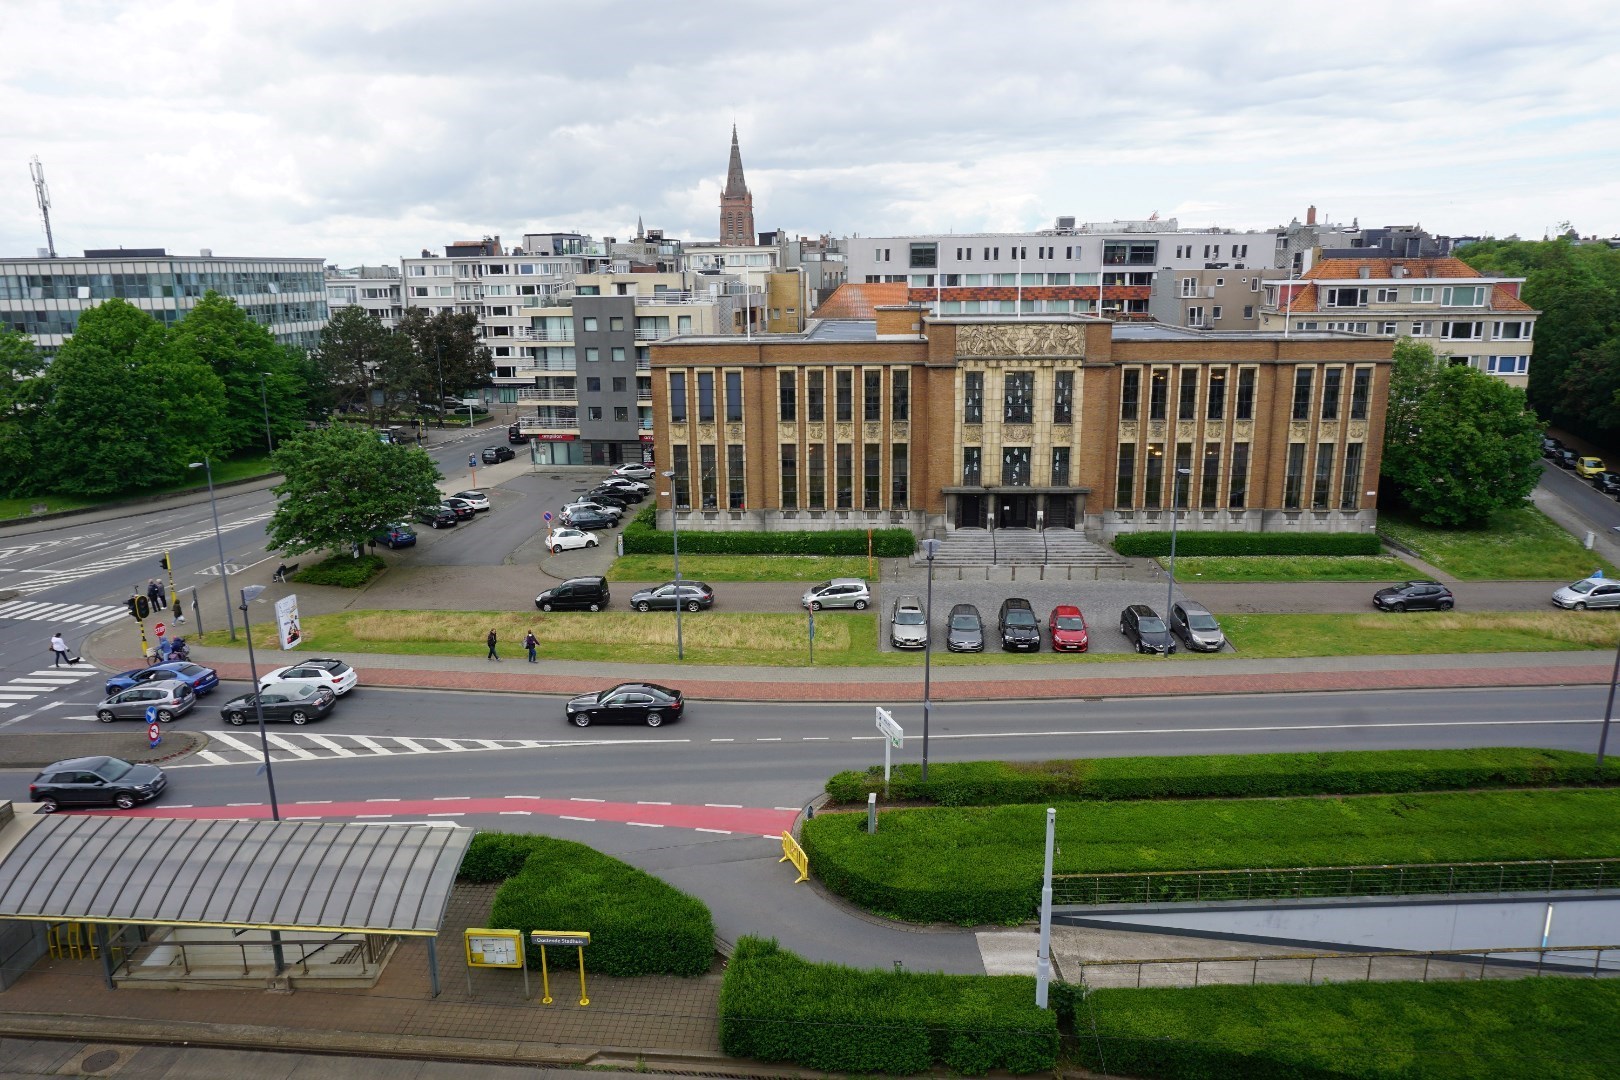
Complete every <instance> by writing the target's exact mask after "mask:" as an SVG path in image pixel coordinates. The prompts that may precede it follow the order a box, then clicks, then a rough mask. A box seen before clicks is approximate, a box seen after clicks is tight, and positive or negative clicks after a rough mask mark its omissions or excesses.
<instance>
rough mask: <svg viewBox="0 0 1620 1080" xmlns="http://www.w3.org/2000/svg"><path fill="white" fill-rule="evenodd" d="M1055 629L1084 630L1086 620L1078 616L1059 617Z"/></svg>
mask: <svg viewBox="0 0 1620 1080" xmlns="http://www.w3.org/2000/svg"><path fill="white" fill-rule="evenodd" d="M1057 628H1058V629H1059V630H1084V629H1085V628H1086V620H1084V619H1082V618H1081V617H1080V616H1078V615H1059V616H1058V621H1057Z"/></svg>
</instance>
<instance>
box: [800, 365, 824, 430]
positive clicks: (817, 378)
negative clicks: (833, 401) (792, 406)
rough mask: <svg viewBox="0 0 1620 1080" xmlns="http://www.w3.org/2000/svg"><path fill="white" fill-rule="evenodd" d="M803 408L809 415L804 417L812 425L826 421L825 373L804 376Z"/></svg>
mask: <svg viewBox="0 0 1620 1080" xmlns="http://www.w3.org/2000/svg"><path fill="white" fill-rule="evenodd" d="M804 399H805V408H806V411H807V412H808V414H809V415H807V416H806V417H805V419H806V420H809V421H810V422H811V423H812V424H819V423H821V422H822V421H823V420H825V419H827V373H826V372H825V371H811V372H806V375H805V391H804Z"/></svg>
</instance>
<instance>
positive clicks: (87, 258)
mask: <svg viewBox="0 0 1620 1080" xmlns="http://www.w3.org/2000/svg"><path fill="white" fill-rule="evenodd" d="M325 267H326V262H325V260H324V259H291V258H229V257H216V256H215V255H214V254H213V252H211V251H208V250H206V249H205V250H204V251H203V252H202V253H201V254H199V255H170V254H168V252H166V251H165V250H164V249H163V248H109V249H105V250H90V251H86V252H85V253H84V257H83V258H49V257H36V258H25V259H0V326H7V327H10V328H11V329H13V330H17V331H20V332H22V333H24V334H27V335H29V336H30V337H32V338H33V339H34V341H35V343H36V344H38V345H39V346H40V347H41V348H42V349H45V350H46V351H54V350H56V349H57V348H59V347H60V346H61V345H62V343H63V342H64V341H66V340H67V339H68V338H69V337H71V336H72V334H73V331H74V328H75V327H77V326H78V324H79V316H80V315H82V314H83V313H84V312H85V311H87V310H88V309H90V308H93V307H95V306H96V305H97V304H99V303H100V302H101V301H103V300H107V299H110V298H112V297H118V298H120V299H123V300H127V301H129V302H130V303H131V304H134V305H135V306H136V307H138V308H140V309H141V310H143V311H145V312H147V313H148V314H150V315H151V316H152V317H153V318H155V319H157V320H158V321H160V322H162V323H165V324H167V325H171V326H172V325H173V324H175V323H177V322H179V321H180V320H181V319H182V318H184V317H185V314H186V312H188V311H190V310H191V309H192V308H193V307H195V306H196V305H197V301H199V300H201V299H202V298H203V296H204V295H206V294H207V293H208V292H209V291H213V292H216V293H219V294H220V295H221V296H226V297H229V298H230V299H232V300H234V301H236V303H237V304H239V305H240V306H241V307H242V309H243V310H244V311H246V312H247V314H248V317H249V318H251V319H253V320H254V321H255V322H257V323H259V324H261V325H262V326H265V327H266V328H268V329H269V330H270V332H271V333H272V334H274V335H275V337H276V340H277V341H279V342H281V343H283V344H285V345H298V346H302V347H305V348H312V347H314V346H315V345H316V344H318V342H319V340H320V333H321V328H322V327H324V326H325V325H326V312H327V301H326V281H325Z"/></svg>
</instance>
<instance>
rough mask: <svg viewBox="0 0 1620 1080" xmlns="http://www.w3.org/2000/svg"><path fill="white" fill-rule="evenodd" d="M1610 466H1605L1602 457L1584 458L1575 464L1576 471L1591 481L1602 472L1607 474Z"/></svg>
mask: <svg viewBox="0 0 1620 1080" xmlns="http://www.w3.org/2000/svg"><path fill="white" fill-rule="evenodd" d="M1608 468H1609V467H1608V466H1607V465H1605V464H1603V459H1602V458H1600V457H1583V458H1581V459H1580V460H1579V461H1577V462H1575V471H1576V472H1578V473H1580V474H1581V475H1582V476H1584V477H1586V478H1587V479H1588V480H1590V479H1591V478H1592V477H1594V476H1596V475H1597V474H1598V473H1600V472H1607V471H1608Z"/></svg>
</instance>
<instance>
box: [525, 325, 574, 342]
mask: <svg viewBox="0 0 1620 1080" xmlns="http://www.w3.org/2000/svg"><path fill="white" fill-rule="evenodd" d="M512 336H513V337H515V338H517V339H519V340H521V341H573V340H574V330H573V328H572V327H569V328H568V329H566V330H547V329H546V328H545V327H533V326H517V327H513V328H512Z"/></svg>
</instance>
